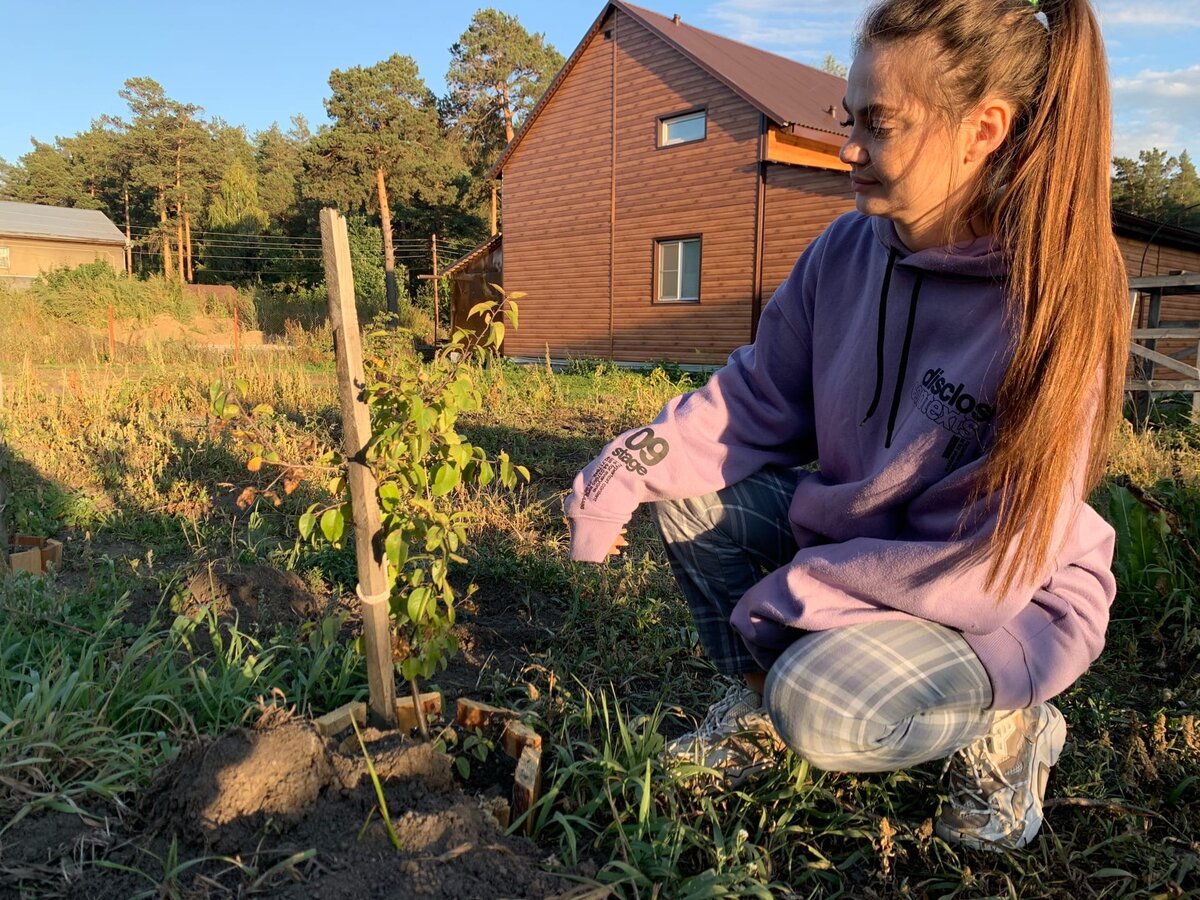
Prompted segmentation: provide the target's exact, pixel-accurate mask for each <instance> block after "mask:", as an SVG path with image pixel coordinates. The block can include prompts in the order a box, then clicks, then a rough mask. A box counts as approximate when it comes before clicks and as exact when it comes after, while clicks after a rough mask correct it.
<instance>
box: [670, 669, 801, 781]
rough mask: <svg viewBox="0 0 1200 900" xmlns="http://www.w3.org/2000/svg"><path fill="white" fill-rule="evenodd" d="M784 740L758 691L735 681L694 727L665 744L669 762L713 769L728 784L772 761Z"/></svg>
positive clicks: (765, 767) (772, 762)
mask: <svg viewBox="0 0 1200 900" xmlns="http://www.w3.org/2000/svg"><path fill="white" fill-rule="evenodd" d="M782 747H783V741H781V740H780V739H779V735H778V734H777V733H776V731H775V726H774V725H772V724H771V719H770V716H768V715H767V711H766V709H764V708H763V706H762V698H761V697H760V696H759V695H758V692H757V691H754V690H751V689H750V688H748V687H746V686H745V685H734V686H733V687H731V688H730V689H729V691H728V692H727V693H726V694H725V696H724V697H722V698H721V699H720V700H718V701H717V702H716V703H714V704H713V705H712V706H710V707H709V708H708V712H707V713H706V714H705V716H704V720H703V721H702V722H701V723H700V725H699V727H697V728H696V730H695V731H691V732H688V733H687V734H685V735H682V736H681V737H677V738H676V739H675V740H673V741H671V742H670V743H668V744H667V746H666V749H665V750H664V752H663V756H664V758H665V759H666V760H668V761H669V762H671V763H673V764H676V765H679V764H688V763H690V764H692V765H697V766H703V767H705V768H708V769H715V770H716V771H717V772H719V773H720V774H721V775H722V776H723V777H724V779H725V781H726V783H727V784H728V785H729V786H730V787H737V786H738V785H740V784H742V783H743V782H744V781H746V780H747V779H748V778H750V776H752V775H754V774H756V773H758V772H761V771H763V770H764V769H767V768H769V767H771V766H772V765H774V763H775V751H777V750H779V749H781V748H782Z"/></svg>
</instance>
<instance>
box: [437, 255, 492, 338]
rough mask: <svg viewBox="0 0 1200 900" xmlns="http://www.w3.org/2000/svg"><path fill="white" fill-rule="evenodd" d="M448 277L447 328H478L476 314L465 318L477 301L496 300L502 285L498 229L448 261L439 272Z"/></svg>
mask: <svg viewBox="0 0 1200 900" xmlns="http://www.w3.org/2000/svg"><path fill="white" fill-rule="evenodd" d="M442 274H443V275H445V276H446V277H448V278H450V298H451V300H450V328H451V330H452V331H454V330H457V329H459V328H465V329H467V330H468V331H475V332H478V331H479V330H480V327H479V326H480V322H479V320H478V318H476V319H475V320H474V321H471V320H469V317H470V312H471V310H472V309H473V308H474V307H475V305H476V304H477V303H483V302H485V301H488V300H499V299H501V297H502V296H503V295H502V294H501V293H500V291H498V290H496V288H503V287H504V249H503V244H502V242H501V237H500V235H499V233H497V234H494V235H492V236H491V237H490V238H488V239H487V240H486V241H484V242H483V243H482V244H480V245H479V246H478V247H476V248H475V249H474V250H472V251H471V252H469V253H467V254H465V255H463V256H461V257H459V258H458V259H456V260H455V261H454V262H452V263H451V264H450V265H449V266H448V267H447V268H446V269H445V271H444V272H443V273H442Z"/></svg>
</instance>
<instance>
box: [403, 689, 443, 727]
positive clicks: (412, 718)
mask: <svg viewBox="0 0 1200 900" xmlns="http://www.w3.org/2000/svg"><path fill="white" fill-rule="evenodd" d="M421 708H422V709H423V710H425V720H426V721H427V722H428V721H432V720H434V719H440V718H441V717H442V695H441V694H439V693H438V692H437V691H429V692H428V693H425V694H422V695H421ZM396 727H397V728H399V729H400V730H401V731H402V732H404V733H406V734H407V733H408V732H410V731H412V730H413V729H414V728H416V727H417V708H416V707H415V706H414V705H413V698H412V697H411V696H407V697H400V698H398V699H397V700H396Z"/></svg>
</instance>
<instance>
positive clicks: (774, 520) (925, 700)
mask: <svg viewBox="0 0 1200 900" xmlns="http://www.w3.org/2000/svg"><path fill="white" fill-rule="evenodd" d="M795 487H796V473H795V472H793V471H792V470H788V469H778V468H770V469H764V470H763V471H761V472H758V473H757V474H755V475H752V476H751V477H749V478H747V479H745V480H744V481H741V482H739V483H737V484H733V485H730V486H728V487H726V488H723V489H722V490H720V491H717V492H716V493H713V494H706V495H704V496H701V497H693V498H690V499H687V500H675V501H665V502H660V503H657V504H655V506H654V513H655V518H656V520H657V522H658V526H659V530H660V532H661V533H662V537H663V543H664V545H665V546H666V550H667V558H668V560H669V561H670V564H671V570H672V572H673V573H674V575H675V578H676V580H677V581H678V582H679V586H680V589H681V590H682V592H683V595H684V598H685V599H686V600H687V602H688V606H689V607H690V609H691V612H692V617H693V618H694V619H695V622H696V630H697V632H698V634H699V637H700V645H701V647H702V648H703V649H704V652H705V653H706V654H707V655H708V657H709V658H710V659H711V660H712V662H713V663H714V665H716V667H717V669H718V670H719V671H721V672H722V673H724V674H726V675H734V676H736V675H742V674H746V673H751V672H758V671H761V670H760V668H759V666H758V665H757V664H756V663H755V662H754V659H753V658H752V657H751V656H750V653H749V652H748V651H747V649H746V645H745V643H744V642H743V641H742V638H741V636H740V635H739V634H738V633H737V632H736V631H735V630H734V629H733V627H732V626H731V625H730V624H729V617H730V615H731V614H732V612H733V608H734V606H735V605H736V604H737V601H738V600H739V599H740V598H741V596H742V594H744V593H745V592H746V591H747V590H749V589H750V587H752V586H753V585H754V584H755V583H756V582H758V580H759V579H760V578H762V576H763V575H764V574H766V573H767V572H769V571H772V570H773V569H776V568H779V567H780V566H782V565H784V564H786V563H787V562H789V561H790V560H791V559H792V557H793V556H794V555H795V554H796V552H797V549H798V548H797V546H796V541H795V538H794V537H793V535H792V531H791V526H790V524H789V521H788V507H789V505H790V503H791V500H792V495H793V494H794V493H795ZM765 702H766V705H767V708H768V710H769V712H770V715H771V720H772V722H773V723H774V724H775V727H776V729H777V730H778V731H779V735H780V737H781V738H783V740H784V741H786V742H787V744H788V745H789V746H790V747H791V748H792V749H793V750H794V751H796V752H797V753H798V754H800V755H801V756H803V757H804V758H805V759H807V760H808V761H809V762H810V763H812V764H813V765H815V766H817V767H818V768H821V769H826V770H829V771H839V772H884V771H893V770H895V769H902V768H906V767H908V766H912V765H916V764H918V763H921V762H926V761H928V760H931V759H938V758H940V757H944V756H948V755H949V754H951V753H953V752H954V751H955V750H957V749H959V748H960V747H964V746H966V745H967V744H969V743H971V742H972V741H974V740H976V739H977V738H979V737H982V736H983V735H984V734H986V733H987V732H988V730H989V728H990V727H991V723H992V718H993V714H992V711H991V710H990V709H989V707H990V706H991V703H992V687H991V682H990V681H989V679H988V676H987V673H986V672H985V671H984V668H983V665H982V664H981V663H980V662H979V659H978V657H976V656H975V653H974V651H973V650H971V648H970V646H969V645H968V644H967V642H966V641H965V640H964V639H963V637H962V635H961V634H959V633H958V632H956V631H954V630H953V629H950V628H947V627H945V626H943V625H938V624H936V623H933V622H927V621H922V620H915V619H914V620H905V621H894V622H892V621H889V622H871V623H867V624H860V625H850V626H846V627H843V628H835V629H831V630H829V631H819V632H801V631H797V632H796V641H795V642H794V643H793V644H792V645H791V646H790V647H788V648H787V650H785V651H784V652H783V654H782V655H781V656H780V657H779V659H778V660H777V661H776V663H775V665H773V666H772V667H771V671H770V672H769V673H768V674H767V686H766V694H765Z"/></svg>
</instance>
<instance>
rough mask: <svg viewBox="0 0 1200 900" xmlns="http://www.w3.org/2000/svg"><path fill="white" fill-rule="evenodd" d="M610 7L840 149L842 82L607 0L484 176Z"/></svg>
mask: <svg viewBox="0 0 1200 900" xmlns="http://www.w3.org/2000/svg"><path fill="white" fill-rule="evenodd" d="M614 9H619V10H621V11H622V12H623V13H625V14H626V15H628V16H630V18H632V19H634V20H635V21H637V22H638V23H639V24H641V25H642V26H644V27H645V28H646V29H647V30H649V31H650V32H651V33H652V34H654V35H657V36H658V37H659V38H661V39H662V40H663V41H665V42H666V43H667V44H668V45H669V46H671V47H673V48H674V49H675V50H677V51H678V52H679V53H681V54H682V55H683V56H685V57H687V58H688V59H689V60H691V61H692V62H693V63H695V64H696V65H697V66H699V67H700V68H701V69H703V70H704V71H705V72H707V73H708V74H709V75H711V76H712V77H713V78H715V79H716V80H717V81H719V82H721V83H722V84H724V85H725V86H726V87H728V88H729V89H730V90H731V91H733V92H734V93H735V94H737V95H738V96H739V97H741V98H742V99H743V100H745V101H746V102H747V103H749V104H750V105H751V106H753V107H754V108H756V109H757V110H758V111H759V112H761V113H763V115H765V116H766V117H767V118H768V119H770V120H771V121H773V122H774V123H775V124H777V125H780V126H782V127H785V128H790V129H791V130H792V131H793V132H795V133H797V134H801V135H803V136H804V137H807V138H810V139H814V140H817V141H820V142H822V143H827V144H829V145H830V147H840V146H841V144H842V143H843V141H844V139H845V136H846V134H847V131H846V129H844V128H843V127H842V126H841V125H840V119H841V115H840V113H841V108H842V96H843V94H844V93H845V90H846V81H845V79H844V78H841V77H839V76H837V75H831V74H829V73H828V72H823V71H821V70H820V69H815V68H813V67H812V66H806V65H804V64H803V63H798V62H796V61H795V60H792V59H788V58H787V57H783V56H777V55H776V54H774V53H768V52H766V51H765V50H759V49H757V48H755V47H751V46H749V45H748V44H742V43H739V42H738V41H734V40H731V39H729V38H726V37H721V36H720V35H718V34H713V33H712V32H711V31H705V30H704V29H702V28H696V27H695V26H694V25H688V24H686V23H684V22H683V21H677V20H675V19H671V18H668V17H666V16H663V15H660V14H658V13H656V12H652V11H650V10H648V9H642V8H641V7H639V6H634V5H633V4H631V3H626V2H625V0H609V2H608V3H606V4H605V6H604V9H602V10H601V11H600V15H599V16H597V17H596V21H595V22H593V23H592V27H591V28H589V29H588V32H587V34H585V35H584V37H583V40H582V41H580V42H579V46H578V47H576V48H575V52H574V53H572V54H571V56H570V58H569V59H568V60H567V61H566V63H565V64H564V65H563V67H562V68H561V69H560V70H559V72H558V74H557V75H556V76H555V77H554V80H553V81H552V82H551V83H550V86H549V87H548V88H547V89H546V92H545V93H544V94H543V95H542V98H541V99H540V100H539V101H538V102H537V105H535V106H534V108H533V109H532V111H531V112H530V113H529V117H528V118H527V119H526V120H525V124H524V125H523V126H522V127H521V130H520V131H519V132H517V134H516V135H515V136H514V137H513V139H512V140H511V141H509V143H508V146H507V147H505V148H504V152H503V153H502V154H500V159H499V160H497V161H496V165H495V166H493V167H492V170H491V172H490V173H489V177H491V178H496V177H497V176H499V175H500V173H501V171H502V170H503V168H504V164H505V163H506V162H507V161H508V158H509V157H510V156H512V154H513V151H514V150H516V148H517V145H518V144H520V143H521V139H522V138H523V137H524V136H525V134H526V133H527V132H528V131H529V129H530V127H531V126H532V125H533V123H534V121H535V120H536V119H537V117H538V114H539V113H540V112H541V111H542V109H543V107H545V106H546V104H547V103H548V102H549V101H550V98H551V97H552V96H553V95H554V94H555V93H556V92H557V90H558V87H559V85H561V84H562V82H563V80H564V79H565V78H566V77H567V75H569V74H570V72H571V70H572V69H574V68H575V64H576V63H577V62H578V61H579V57H580V56H582V55H583V51H584V49H585V48H586V47H587V45H588V44H589V43H590V42H591V40H592V38H593V37H595V35H596V33H597V32H598V31H599V30H600V27H601V25H602V24H603V23H604V20H605V19H606V18H608V15H609V13H611V12H612V11H613V10H614Z"/></svg>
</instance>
